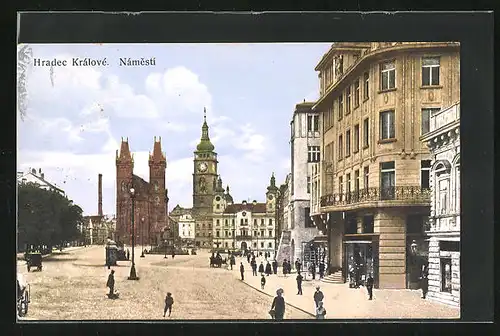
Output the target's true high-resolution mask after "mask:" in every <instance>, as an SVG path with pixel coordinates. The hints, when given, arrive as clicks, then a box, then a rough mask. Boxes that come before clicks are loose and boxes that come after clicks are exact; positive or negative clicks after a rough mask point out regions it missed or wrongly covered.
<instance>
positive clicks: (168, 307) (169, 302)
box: [163, 292, 174, 317]
mask: <svg viewBox="0 0 500 336" xmlns="http://www.w3.org/2000/svg"><path fill="white" fill-rule="evenodd" d="M173 305H174V298H173V297H172V293H170V292H168V293H167V296H166V297H165V308H164V309H163V317H165V315H166V313H167V311H168V316H170V314H172V306H173Z"/></svg>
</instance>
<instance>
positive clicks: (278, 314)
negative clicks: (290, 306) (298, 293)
mask: <svg viewBox="0 0 500 336" xmlns="http://www.w3.org/2000/svg"><path fill="white" fill-rule="evenodd" d="M271 311H274V319H275V320H278V321H279V320H283V317H284V315H285V299H284V298H283V289H281V288H280V289H278V290H277V291H276V296H275V297H274V300H273V304H272V305H271Z"/></svg>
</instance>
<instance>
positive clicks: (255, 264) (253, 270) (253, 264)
mask: <svg viewBox="0 0 500 336" xmlns="http://www.w3.org/2000/svg"><path fill="white" fill-rule="evenodd" d="M250 266H252V275H253V276H257V262H256V261H255V260H252V262H251V263H250Z"/></svg>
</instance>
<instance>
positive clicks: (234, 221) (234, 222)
mask: <svg viewBox="0 0 500 336" xmlns="http://www.w3.org/2000/svg"><path fill="white" fill-rule="evenodd" d="M235 224H236V220H235V219H234V218H233V226H234V225H235Z"/></svg>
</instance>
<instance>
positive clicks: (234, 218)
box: [213, 174, 279, 258]
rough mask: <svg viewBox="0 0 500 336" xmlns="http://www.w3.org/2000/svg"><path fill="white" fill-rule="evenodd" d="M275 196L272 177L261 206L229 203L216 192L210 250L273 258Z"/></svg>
mask: <svg viewBox="0 0 500 336" xmlns="http://www.w3.org/2000/svg"><path fill="white" fill-rule="evenodd" d="M278 193H279V190H278V187H276V180H275V177H274V174H273V175H272V177H271V180H270V184H269V186H268V187H267V192H266V202H265V203H258V202H257V201H253V202H247V201H242V202H241V203H233V202H232V199H229V200H228V198H227V197H224V191H223V189H222V190H221V191H219V192H218V194H216V196H215V198H214V202H213V237H214V238H213V247H214V248H220V249H229V250H242V251H244V250H252V251H255V252H257V253H260V252H262V253H265V252H268V253H269V254H270V255H271V257H272V258H274V255H275V252H276V250H275V246H276V244H277V237H276V202H277V198H278Z"/></svg>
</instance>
